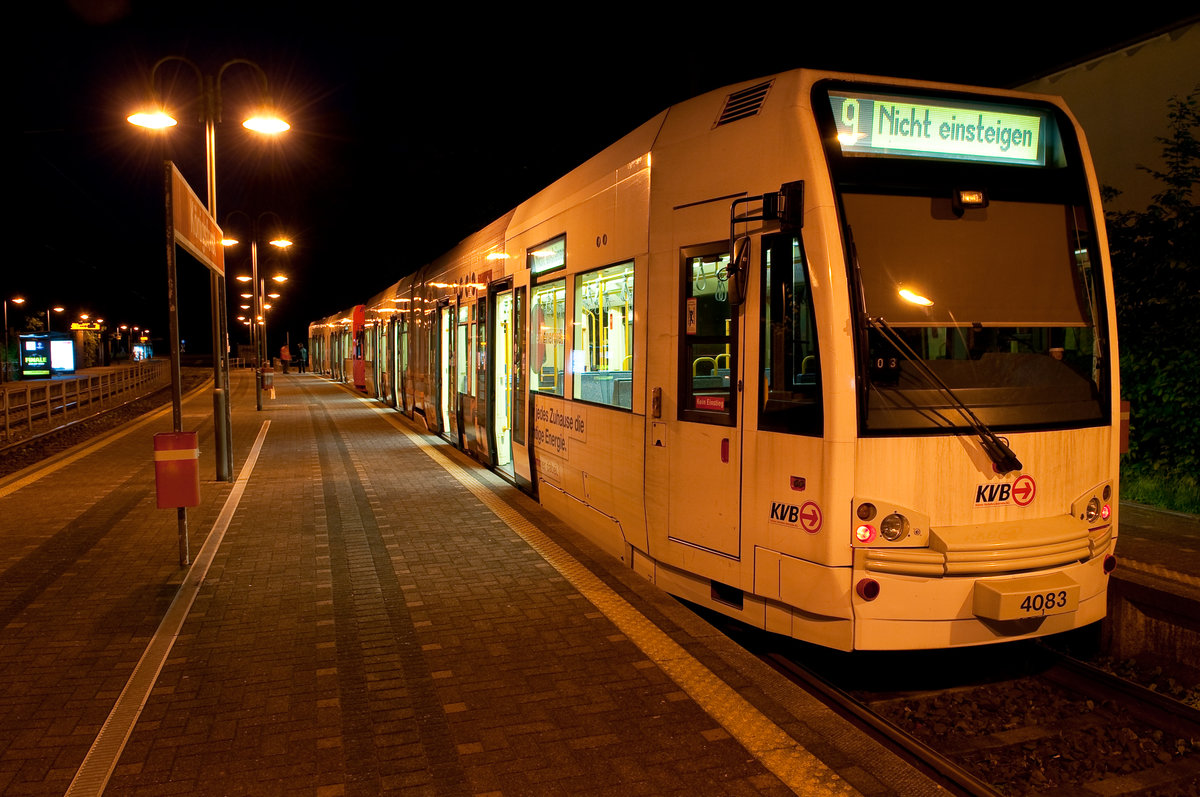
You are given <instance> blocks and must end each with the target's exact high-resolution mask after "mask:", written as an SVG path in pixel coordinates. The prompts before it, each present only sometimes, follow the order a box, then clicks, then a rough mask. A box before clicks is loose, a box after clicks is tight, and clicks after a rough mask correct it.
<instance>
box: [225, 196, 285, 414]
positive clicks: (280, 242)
mask: <svg viewBox="0 0 1200 797" xmlns="http://www.w3.org/2000/svg"><path fill="white" fill-rule="evenodd" d="M234 216H242V217H244V218H245V219H246V220H247V221H249V222H250V274H248V275H247V274H239V275H238V277H237V280H238V282H249V283H251V288H250V290H251V293H250V294H249V295H247V294H244V293H243V294H241V295H242V298H245V299H250V300H251V305H252V307H247V306H246V305H242V309H243V310H247V309H249V310H251V315H252V316H253V317H254V318H256V319H257V320H258V324H249V327H250V345H251V346H253V347H254V354H255V357H256V358H257V361H258V362H257V366H258V367H257V368H256V369H255V377H254V397H255V406H256V407H257V408H258V409H259V410H261V409H262V389H263V369H264V368H265V367H266V366H265V365H264V363H265V362H266V360H267V342H266V337H267V335H266V331H267V330H266V319H265V310H266V309H267V308H268V307H270V305H264V304H263V294H264V293H265V292H266V291H265V290H263V288H262V286H261V285H260V280H259V277H258V238H259V222H261V221H262V220H263V219H264V218H265V217H267V216H274V217H275V219H276V221H279V222H280V226H282V221H283V220H282V219H280V218H279V214H278V213H275V212H274V211H271V210H264V211H263V212H262V213H259V214H258V216H257V218H251V216H250V215H249V214H248V213H246V212H244V211H241V210H235V211H233V212H232V213H230V214H229V215H228V216H226V217H225V225H224V226H225V227H230V226H232V225H231V224H230V221H231V220H232V219H233V217H234ZM221 243H222V244H224V245H225V246H227V247H228V246H236V245H237V243H238V241H237V239H236V238H233V237H232V236H230V237H229V238H226V239H225V240H223V241H221ZM268 243H270V244H271V245H272V246H276V247H279V248H281V249H284V250H286V249H287V247H289V246H291V245H292V242H291V241H290V240H289V239H287V238H284V237H283V236H282V235H279V236H276V237H275V238H274V239H273V240H271V241H268ZM272 279H275V280H277V281H278V280H279V277H278V276H276V277H273V278H272ZM283 279H285V280H286V279H287V277H284V278H283Z"/></svg>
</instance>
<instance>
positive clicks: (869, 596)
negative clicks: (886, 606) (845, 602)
mask: <svg viewBox="0 0 1200 797" xmlns="http://www.w3.org/2000/svg"><path fill="white" fill-rule="evenodd" d="M854 591H855V592H856V593H858V597H860V598H862V599H863V600H865V601H873V600H875V599H876V598H878V597H879V582H878V581H876V580H875V579H873V578H864V579H860V580H859V582H858V583H857V584H855V585H854Z"/></svg>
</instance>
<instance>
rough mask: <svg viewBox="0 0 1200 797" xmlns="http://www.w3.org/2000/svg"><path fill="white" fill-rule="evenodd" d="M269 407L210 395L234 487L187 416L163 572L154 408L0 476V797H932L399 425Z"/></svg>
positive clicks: (329, 387) (308, 383)
mask: <svg viewBox="0 0 1200 797" xmlns="http://www.w3.org/2000/svg"><path fill="white" fill-rule="evenodd" d="M275 385H276V397H275V399H273V400H269V401H267V402H265V403H264V409H263V410H262V411H261V412H256V411H255V409H254V406H255V404H254V386H253V381H252V375H251V374H250V372H248V371H235V372H234V373H233V381H232V401H233V405H232V406H233V423H234V429H233V432H234V462H235V469H234V472H235V474H236V480H235V481H234V482H232V483H229V482H217V481H215V480H214V475H215V464H214V461H213V455H212V447H213V446H212V410H211V407H212V404H211V396H210V391H208V390H204V389H201V390H199V391H197V392H195V393H193V394H191V395H189V396H188V397H187V399H186V401H185V405H184V423H183V426H184V429H186V430H192V429H195V430H198V431H199V437H200V448H201V452H202V453H201V458H200V469H201V470H200V473H201V503H200V505H199V506H198V507H195V508H193V509H190V510H188V513H187V520H188V539H189V555H190V558H191V559H192V563H191V565H190V567H188V568H186V569H185V568H182V567H181V566H180V564H179V543H178V540H179V535H178V524H177V513H176V511H175V510H171V509H166V510H159V509H156V508H155V486H154V465H153V462H152V435H153V434H154V433H155V432H160V431H169V430H170V424H171V415H170V411H169V409H167V410H166V411H164V412H160V413H158V414H156V415H154V416H150V417H148V418H146V419H144V420H142V421H139V422H137V423H135V424H132V425H129V426H126V427H124V428H122V429H121V430H119V431H118V432H116V433H112V434H110V435H108V436H106V437H104V438H102V439H99V440H97V441H95V442H93V443H90V444H87V445H84V446H81V447H80V448H77V449H74V450H72V451H69V452H65V453H63V454H61V455H58V456H56V457H54V458H52V459H51V460H48V461H46V462H44V463H42V464H40V465H38V466H35V467H34V468H30V469H27V470H25V471H21V472H18V473H16V474H13V475H11V476H9V477H6V478H5V479H3V480H0V684H2V688H0V792H2V793H4V794H6V795H27V794H37V795H49V794H54V795H59V794H68V795H87V794H101V793H108V794H122V795H124V794H135V795H169V794H189V795H192V794H253V795H274V794H280V795H282V794H287V795H294V794H301V795H303V794H310V795H321V796H323V797H324V796H326V795H330V796H332V795H343V794H346V795H360V794H362V795H367V794H372V795H373V794H474V795H517V794H538V795H541V794H551V795H555V794H562V795H567V794H570V795H577V794H620V795H625V794H631V795H632V794H654V795H664V794H688V795H710V794H736V795H746V794H768V795H776V794H791V793H798V794H806V795H807V794H854V793H860V794H867V795H892V794H896V795H899V794H905V795H910V794H936V793H938V789H937V787H936V786H935V785H934V784H932V783H931V782H930V781H928V780H927V779H926V778H925V777H924V776H923V775H921V774H920V773H919V772H917V771H915V770H914V769H912V768H911V767H910V766H909V765H908V764H906V763H904V762H902V761H901V760H900V759H898V758H897V757H895V756H894V755H893V754H891V753H890V752H889V751H888V750H887V749H885V748H883V747H882V746H881V745H880V744H878V743H877V742H875V741H874V740H872V739H871V738H869V737H867V736H866V735H864V734H863V733H861V732H860V731H859V730H857V729H856V728H855V727H853V726H852V725H850V724H849V723H848V722H846V721H845V720H843V719H842V718H840V717H839V716H837V715H836V714H834V713H833V712H832V711H831V710H830V709H828V708H826V707H824V706H823V705H821V704H820V703H818V702H817V701H816V700H815V699H814V698H812V697H811V696H809V695H808V694H807V693H805V692H804V691H803V690H801V689H800V688H799V687H797V686H794V685H793V684H791V683H789V682H788V681H786V680H785V679H784V678H783V677H782V676H780V675H779V674H778V673H776V672H775V671H774V670H772V669H770V668H769V667H767V666H766V665H765V664H763V663H761V662H760V661H759V660H757V659H756V658H754V657H753V656H752V655H750V654H749V653H747V652H746V651H744V650H742V649H741V648H739V647H738V646H736V645H735V644H733V643H732V642H730V641H729V640H727V639H726V638H725V637H724V636H723V635H722V634H720V633H719V632H717V631H715V630H714V629H713V628H712V627H711V626H709V625H708V624H707V623H705V622H704V621H703V620H701V619H699V618H698V617H697V616H695V615H694V614H693V613H691V612H690V611H689V610H687V609H686V608H685V607H683V606H681V605H680V604H678V603H677V602H676V601H674V600H673V599H671V598H669V597H667V596H666V595H665V594H663V593H662V592H661V591H659V590H658V589H657V588H655V587H654V586H653V585H651V584H649V583H647V582H645V581H644V580H643V579H641V578H640V577H639V576H636V575H635V574H634V573H633V572H632V571H630V570H628V569H625V568H622V567H621V566H620V564H619V563H618V562H615V561H613V560H612V559H611V558H609V557H608V556H606V555H604V554H603V553H601V552H599V551H598V550H596V549H595V548H593V547H592V546H591V545H590V544H589V543H588V542H587V541H586V540H583V539H582V538H580V537H578V536H577V535H575V534H574V533H572V532H571V531H570V530H568V529H566V528H565V527H564V526H563V525H562V524H561V523H559V522H558V521H556V520H555V519H554V518H553V517H551V516H550V515H548V514H547V513H545V512H543V511H542V510H541V509H540V507H538V506H537V505H536V504H534V503H533V502H531V501H530V500H529V499H528V498H527V497H526V496H524V495H523V494H522V493H520V492H519V491H518V490H516V489H515V488H514V487H512V486H511V485H509V484H507V483H506V482H504V481H502V480H501V479H499V478H498V477H496V476H495V475H494V474H492V473H490V472H488V471H487V470H485V469H483V468H480V467H478V466H477V465H474V464H473V463H472V462H471V461H470V460H468V459H466V458H464V457H461V456H459V455H458V454H456V453H455V452H453V451H452V450H450V449H449V447H448V446H439V445H435V444H433V443H432V441H431V440H430V439H429V438H428V437H426V436H424V435H422V434H419V433H417V431H416V430H415V429H414V428H413V427H412V426H410V425H409V424H407V422H406V421H405V420H404V419H403V418H402V417H400V416H399V415H398V414H396V413H395V412H391V411H383V410H381V409H378V408H377V405H374V404H368V403H367V402H365V401H364V400H363V399H361V398H358V397H356V396H354V395H352V394H351V393H349V392H348V391H346V390H345V389H343V388H342V387H340V386H338V385H336V384H334V383H331V382H329V381H327V380H325V379H323V378H321V377H319V376H314V375H311V374H307V375H298V374H292V375H286V376H285V375H281V374H276V376H275ZM373 407H374V408H376V409H374V410H373V409H372V408H373Z"/></svg>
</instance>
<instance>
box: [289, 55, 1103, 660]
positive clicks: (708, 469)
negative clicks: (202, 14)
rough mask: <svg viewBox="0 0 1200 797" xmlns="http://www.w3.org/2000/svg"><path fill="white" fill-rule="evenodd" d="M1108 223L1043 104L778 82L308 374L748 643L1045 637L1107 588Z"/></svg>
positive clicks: (646, 149)
mask: <svg viewBox="0 0 1200 797" xmlns="http://www.w3.org/2000/svg"><path fill="white" fill-rule="evenodd" d="M1100 214H1101V208H1100V199H1099V195H1098V192H1097V187H1096V178H1095V174H1094V172H1093V170H1092V165H1091V162H1090V159H1089V155H1088V150H1087V145H1086V143H1085V141H1084V139H1083V134H1082V133H1081V131H1080V130H1079V128H1078V126H1077V125H1076V123H1075V121H1074V119H1073V118H1072V117H1071V115H1070V113H1069V112H1068V111H1067V109H1066V107H1065V106H1064V105H1063V103H1062V101H1061V100H1059V99H1058V98H1054V97H1042V96H1034V95H1028V94H1018V93H1012V92H1002V91H992V90H977V89H969V88H965V87H960V86H953V85H943V84H931V83H922V82H914V81H901V80H887V79H881V78H874V77H864V76H859V75H848V74H828V73H818V72H812V71H807V70H798V71H793V72H786V73H783V74H778V75H775V76H773V77H769V78H766V79H763V80H759V81H753V82H750V83H745V84H740V85H736V86H732V87H730V88H728V89H722V90H719V91H714V92H711V93H709V94H705V95H703V96H701V97H697V98H695V99H693V100H689V101H687V102H684V103H681V104H679V105H676V106H673V107H671V108H669V109H667V110H665V111H663V112H662V113H661V114H659V115H658V116H656V117H655V118H653V119H651V120H650V121H648V122H646V123H645V124H644V125H642V126H641V127H639V128H638V129H636V130H634V131H633V132H632V133H630V134H629V135H627V136H625V137H624V138H623V139H621V140H620V141H618V142H617V143H615V144H613V145H612V146H610V147H609V148H608V149H606V150H604V151H603V152H601V153H600V154H599V155H597V156H595V157H594V158H592V159H591V160H589V161H587V162H586V163H584V164H583V165H582V166H580V167H579V168H577V169H575V170H574V171H572V172H571V173H570V174H568V175H566V176H565V177H563V178H562V179H560V180H558V181H557V182H555V183H554V184H553V185H551V186H549V187H548V188H546V189H545V190H544V191H542V192H541V193H539V194H537V195H536V196H534V197H532V198H531V199H529V200H528V201H526V202H524V203H523V204H521V205H520V206H519V207H517V208H516V209H515V210H513V211H512V212H511V213H509V214H508V215H506V216H505V217H503V218H501V219H498V220H497V221H496V222H494V223H493V224H492V225H491V226H489V227H488V228H486V229H484V230H481V231H479V232H478V233H476V234H475V235H473V236H472V237H470V238H469V239H467V240H465V241H463V242H462V243H461V244H460V245H459V246H458V247H456V248H455V249H454V250H452V251H451V252H448V253H447V254H446V255H444V256H443V257H442V258H441V259H439V260H437V261H436V262H434V263H431V264H429V265H426V266H424V267H422V268H420V269H419V270H417V271H416V272H415V273H414V274H413V276H411V277H408V278H405V279H402V280H400V281H399V282H397V283H396V284H395V285H393V286H391V287H390V288H388V289H387V290H386V291H384V292H383V293H382V294H379V295H378V296H376V297H374V298H373V299H372V300H371V301H370V302H369V303H368V304H367V305H366V306H365V314H364V316H363V326H362V332H363V334H362V336H361V337H362V342H361V345H360V346H357V347H356V351H357V353H352V354H346V352H348V351H351V349H350V348H347V346H346V345H345V344H344V343H343V344H337V343H336V342H335V341H336V339H337V336H338V335H339V334H340V335H341V336H342V338H343V340H344V339H345V338H346V336H347V334H349V335H350V336H351V337H352V338H353V337H355V334H354V333H353V332H349V333H347V332H337V331H336V330H339V329H341V330H344V329H346V325H347V324H351V323H353V320H352V319H353V314H352V313H350V314H339V315H337V316H334V317H331V319H326V320H325V321H323V322H317V323H315V324H314V325H313V327H312V329H311V331H310V334H311V336H312V339H313V340H314V341H325V342H324V343H322V342H314V343H313V344H312V346H311V350H312V351H313V352H330V351H333V352H335V353H338V356H345V357H349V358H351V359H357V360H358V361H361V367H362V368H363V373H364V375H365V376H364V378H363V379H362V381H361V382H359V384H360V386H361V387H362V388H363V389H364V390H366V391H367V392H368V393H369V394H370V395H373V396H376V397H378V398H380V399H381V400H383V401H386V402H387V403H389V404H392V405H394V406H395V407H396V409H397V410H399V411H400V412H403V413H405V414H406V415H408V416H410V417H412V418H414V419H419V420H420V421H422V422H423V423H424V424H425V425H426V426H427V428H428V429H429V430H431V431H432V432H434V433H437V434H439V435H441V436H442V437H444V438H445V439H446V440H447V441H449V442H450V443H451V444H452V445H454V446H457V447H459V448H461V449H463V450H465V451H468V452H470V453H471V454H472V455H473V456H474V457H476V458H477V459H479V460H480V461H481V462H483V463H485V464H487V465H489V466H490V467H492V468H493V469H495V470H496V471H497V472H499V473H501V474H503V475H505V476H506V477H507V478H509V479H511V480H512V481H514V482H515V483H517V484H519V485H521V486H523V487H524V488H525V489H527V490H529V491H530V492H531V493H532V494H533V495H535V496H536V497H537V499H538V500H539V501H540V502H541V503H542V504H543V505H544V506H545V507H546V508H548V509H549V510H550V511H552V512H553V513H555V514H556V515H558V516H559V517H561V518H562V519H563V520H565V521H566V522H568V523H569V524H571V525H572V526H573V527H575V528H577V529H579V530H580V531H582V532H583V533H585V534H586V535H587V536H588V537H590V538H591V539H592V540H594V541H595V542H596V543H598V544H599V545H600V546H602V547H603V548H604V549H605V550H607V551H608V552H610V553H611V554H612V555H613V556H615V557H617V558H619V559H620V560H621V561H622V562H624V563H625V564H627V565H628V566H629V567H631V568H633V569H634V570H636V571H637V572H638V573H640V574H642V575H643V576H645V577H646V578H648V579H650V580H651V581H653V582H655V583H656V584H658V585H659V586H660V587H662V588H663V589H664V590H666V591H668V592H670V593H673V594H675V595H678V596H680V597H682V598H685V599H687V600H690V601H693V602H695V603H698V604H702V605H704V606H708V607H710V608H713V609H716V610H719V611H721V612H723V613H725V614H728V615H731V616H733V617H736V618H738V619H740V620H742V621H744V622H746V623H748V624H750V625H753V626H758V627H762V628H766V629H768V630H770V631H774V632H778V633H780V634H786V635H790V636H794V637H798V638H800V639H805V640H809V641H811V642H815V643H818V644H821V645H826V646H830V647H834V648H839V649H843V650H851V649H905V648H942V647H951V646H961V645H976V644H983V643H990V642H998V641H1003V640H1012V639H1019V638H1024V637H1031V636H1038V635H1044V634H1051V633H1056V632H1061V631H1065V630H1068V629H1072V628H1077V627H1079V626H1083V625H1085V624H1088V623H1092V622H1095V621H1097V620H1099V619H1100V618H1101V617H1103V616H1104V613H1105V600H1106V596H1105V593H1106V587H1107V581H1108V573H1109V572H1110V571H1111V570H1112V568H1113V567H1114V566H1115V562H1116V560H1115V558H1114V557H1113V549H1114V545H1115V542H1116V536H1117V517H1116V507H1117V463H1118V425H1117V419H1118V418H1119V413H1118V412H1117V411H1116V410H1115V404H1116V401H1117V398H1118V396H1119V389H1118V376H1117V351H1116V339H1115V329H1116V321H1115V315H1114V310H1113V302H1112V280H1111V275H1110V269H1109V262H1108V254H1107V245H1106V239H1105V233H1104V225H1103V221H1102V216H1101V215H1100ZM346 319H350V320H346ZM339 347H340V348H339ZM314 359H315V362H316V363H317V367H318V369H319V370H322V369H323V370H325V371H326V372H333V373H336V374H338V375H339V376H340V378H343V379H349V376H347V374H348V373H350V372H352V369H351V366H353V365H358V364H359V363H351V364H350V365H344V364H338V365H331V364H330V363H329V362H328V360H326V361H324V362H322V361H321V360H319V359H317V358H314ZM355 381H359V380H355Z"/></svg>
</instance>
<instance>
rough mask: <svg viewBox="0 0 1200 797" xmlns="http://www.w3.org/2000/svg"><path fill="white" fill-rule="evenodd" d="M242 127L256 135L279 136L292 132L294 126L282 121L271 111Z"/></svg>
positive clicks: (243, 124) (249, 120)
mask: <svg viewBox="0 0 1200 797" xmlns="http://www.w3.org/2000/svg"><path fill="white" fill-rule="evenodd" d="M242 127H244V128H246V129H247V130H253V131H254V132H255V133H265V134H266V135H277V134H279V133H283V132H285V131H287V130H290V129H291V127H292V126H291V125H290V124H288V123H287V122H285V121H283V120H282V119H280V118H279V116H278V115H277V114H275V113H272V112H270V111H263V112H261V113H258V114H255V115H254V116H251V117H250V118H249V119H247V120H246V121H244V122H242Z"/></svg>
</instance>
